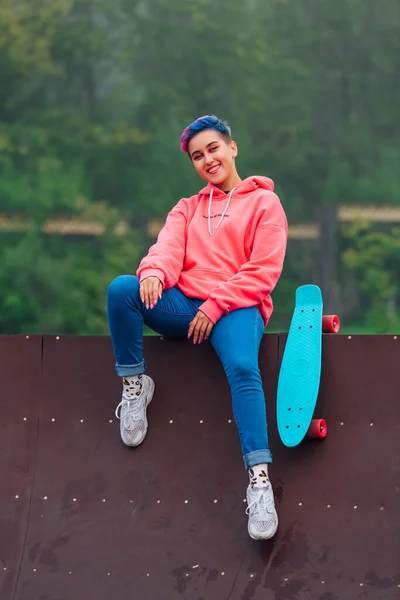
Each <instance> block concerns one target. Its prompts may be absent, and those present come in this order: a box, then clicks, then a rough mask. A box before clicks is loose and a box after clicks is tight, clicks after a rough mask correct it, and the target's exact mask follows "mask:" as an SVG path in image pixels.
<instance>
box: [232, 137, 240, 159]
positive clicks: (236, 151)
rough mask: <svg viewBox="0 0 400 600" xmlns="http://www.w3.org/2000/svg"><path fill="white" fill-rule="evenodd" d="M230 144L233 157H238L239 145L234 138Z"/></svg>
mask: <svg viewBox="0 0 400 600" xmlns="http://www.w3.org/2000/svg"><path fill="white" fill-rule="evenodd" d="M230 145H231V150H232V158H236V157H237V155H238V147H237V145H236V142H234V141H233V140H232V141H231V144H230Z"/></svg>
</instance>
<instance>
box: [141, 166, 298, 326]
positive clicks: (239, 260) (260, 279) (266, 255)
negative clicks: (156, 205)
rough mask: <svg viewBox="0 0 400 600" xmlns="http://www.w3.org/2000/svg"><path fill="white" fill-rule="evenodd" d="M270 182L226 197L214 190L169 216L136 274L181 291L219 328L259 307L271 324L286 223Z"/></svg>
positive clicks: (250, 184) (245, 184)
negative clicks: (228, 317) (225, 318)
mask: <svg viewBox="0 0 400 600" xmlns="http://www.w3.org/2000/svg"><path fill="white" fill-rule="evenodd" d="M273 189H274V183H273V181H272V180H271V179H268V178H267V177H248V178H247V179H245V180H244V181H242V182H241V183H239V185H238V186H237V187H236V188H234V189H233V190H232V191H231V192H230V193H229V194H225V193H224V192H222V191H221V190H219V189H218V188H216V187H215V186H213V185H212V184H210V183H209V184H208V185H207V186H206V187H205V188H204V189H202V190H201V191H200V192H199V193H198V194H197V195H196V196H192V197H191V198H183V199H182V200H180V201H179V202H178V204H177V205H176V206H175V207H174V208H173V209H172V210H171V212H170V213H169V214H168V217H167V220H166V223H165V225H164V227H163V228H162V230H161V231H160V233H159V236H158V239H157V242H156V243H155V244H154V245H153V246H151V248H150V249H149V252H148V254H147V256H146V257H144V258H143V260H142V261H141V263H140V265H139V268H138V270H137V275H138V276H139V278H140V281H143V279H146V277H158V278H159V279H160V280H161V282H162V284H163V289H168V288H171V287H173V286H175V285H176V286H177V287H178V288H179V289H180V290H181V292H183V293H184V294H185V295H186V296H188V297H190V298H198V299H200V300H205V302H204V303H203V304H202V305H201V306H200V307H199V310H201V311H202V312H203V313H205V314H206V315H207V316H208V317H209V319H211V321H212V322H213V323H216V322H217V321H218V319H220V318H221V317H222V315H224V314H227V313H229V312H230V311H232V310H235V309H238V308H246V307H249V306H258V308H259V310H260V312H261V315H262V317H263V320H264V324H265V325H266V324H267V323H268V320H269V318H270V316H271V313H272V309H273V305H272V299H271V296H270V294H271V292H272V290H273V289H274V287H275V286H276V284H277V282H278V279H279V277H280V274H281V271H282V267H283V260H284V257H285V252H286V242H287V231H288V227H287V220H286V216H285V213H284V210H283V208H282V205H281V203H280V201H279V198H278V196H277V195H276V194H274V192H273Z"/></svg>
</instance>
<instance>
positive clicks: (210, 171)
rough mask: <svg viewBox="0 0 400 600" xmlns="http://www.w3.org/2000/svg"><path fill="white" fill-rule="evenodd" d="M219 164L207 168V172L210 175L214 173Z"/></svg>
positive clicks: (217, 169)
mask: <svg viewBox="0 0 400 600" xmlns="http://www.w3.org/2000/svg"><path fill="white" fill-rule="evenodd" d="M220 167H221V165H214V166H213V167H211V169H207V173H209V174H210V175H215V173H216V172H217V171H219V169H220Z"/></svg>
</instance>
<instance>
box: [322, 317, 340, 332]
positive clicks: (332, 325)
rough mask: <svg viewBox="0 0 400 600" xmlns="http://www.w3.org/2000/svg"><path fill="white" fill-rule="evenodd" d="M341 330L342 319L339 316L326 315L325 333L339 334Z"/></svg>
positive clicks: (323, 324) (323, 322) (323, 326)
mask: <svg viewBox="0 0 400 600" xmlns="http://www.w3.org/2000/svg"><path fill="white" fill-rule="evenodd" d="M339 330H340V319H339V317H338V316H337V315H324V316H323V317H322V331H323V333H338V332H339Z"/></svg>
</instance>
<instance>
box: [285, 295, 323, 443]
mask: <svg viewBox="0 0 400 600" xmlns="http://www.w3.org/2000/svg"><path fill="white" fill-rule="evenodd" d="M322 307H323V302H322V294H321V290H320V289H319V287H318V286H316V285H303V286H301V287H299V288H298V289H297V290H296V304H295V309H294V313H293V317H292V321H291V324H290V328H289V333H288V337H287V341H286V346H285V350H284V354H283V358H282V364H281V368H280V372H279V378H278V391H277V421H278V431H279V435H280V437H281V440H282V442H283V443H284V444H285V446H291V447H293V446H297V445H298V444H300V442H301V441H302V440H303V438H304V436H305V435H306V433H307V431H308V428H309V426H310V423H311V420H312V418H313V414H314V409H315V405H316V402H317V398H318V391H319V384H320V377H321V352H322Z"/></svg>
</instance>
